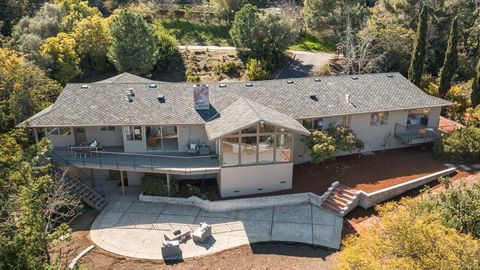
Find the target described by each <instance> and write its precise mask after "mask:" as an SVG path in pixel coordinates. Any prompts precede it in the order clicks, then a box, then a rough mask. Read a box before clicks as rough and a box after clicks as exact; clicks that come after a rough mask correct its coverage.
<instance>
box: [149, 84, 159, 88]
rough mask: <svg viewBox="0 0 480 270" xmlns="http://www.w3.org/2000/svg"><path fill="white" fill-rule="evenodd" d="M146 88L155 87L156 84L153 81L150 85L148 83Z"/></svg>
mask: <svg viewBox="0 0 480 270" xmlns="http://www.w3.org/2000/svg"><path fill="white" fill-rule="evenodd" d="M148 88H157V85H156V84H154V83H151V84H150V85H148Z"/></svg>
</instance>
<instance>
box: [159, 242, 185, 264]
mask: <svg viewBox="0 0 480 270" xmlns="http://www.w3.org/2000/svg"><path fill="white" fill-rule="evenodd" d="M181 255H182V250H181V249H180V241H178V240H175V241H167V240H165V241H163V242H162V257H163V259H164V260H165V259H178V258H179V257H180V256H181Z"/></svg>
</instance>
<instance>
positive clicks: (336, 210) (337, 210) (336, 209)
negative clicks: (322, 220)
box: [322, 202, 342, 215]
mask: <svg viewBox="0 0 480 270" xmlns="http://www.w3.org/2000/svg"><path fill="white" fill-rule="evenodd" d="M322 207H323V208H325V209H327V210H328V211H330V212H332V213H335V214H337V215H340V214H341V211H342V209H340V208H339V207H338V206H337V205H334V204H331V203H329V202H325V203H324V204H322Z"/></svg>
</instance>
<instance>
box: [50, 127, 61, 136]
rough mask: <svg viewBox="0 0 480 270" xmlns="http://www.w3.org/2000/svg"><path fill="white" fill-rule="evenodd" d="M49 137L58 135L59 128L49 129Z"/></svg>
mask: <svg viewBox="0 0 480 270" xmlns="http://www.w3.org/2000/svg"><path fill="white" fill-rule="evenodd" d="M47 134H48V135H58V134H59V131H58V128H47Z"/></svg>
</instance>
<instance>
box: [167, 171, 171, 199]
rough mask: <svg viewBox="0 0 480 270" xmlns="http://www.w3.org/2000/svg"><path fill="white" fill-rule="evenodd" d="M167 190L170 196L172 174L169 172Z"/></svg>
mask: <svg viewBox="0 0 480 270" xmlns="http://www.w3.org/2000/svg"><path fill="white" fill-rule="evenodd" d="M167 192H168V196H170V174H169V173H167Z"/></svg>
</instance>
